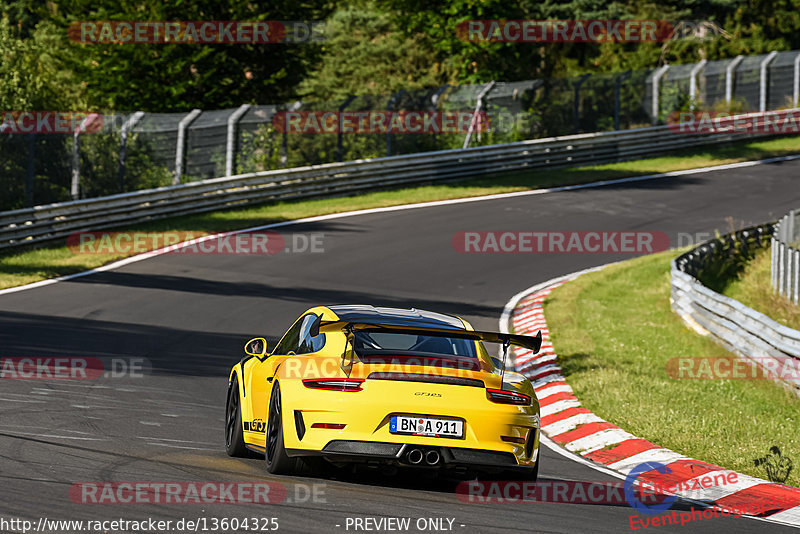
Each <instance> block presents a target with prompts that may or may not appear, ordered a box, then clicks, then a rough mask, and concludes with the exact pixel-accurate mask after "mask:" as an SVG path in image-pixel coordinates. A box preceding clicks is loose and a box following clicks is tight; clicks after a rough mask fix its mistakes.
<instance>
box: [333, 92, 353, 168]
mask: <svg viewBox="0 0 800 534" xmlns="http://www.w3.org/2000/svg"><path fill="white" fill-rule="evenodd" d="M355 99H356V96H355V95H350V96H348V97H347V99H346V100H345V101H344V102H343V103H342V105H341V106H339V117H337V120H336V124H337V128H338V131H337V132H336V161H342V158H344V137H343V132H342V120H341V118H342V111H344V109H345V108H346V107H347V106H349V105H350V102H352V101H353V100H355Z"/></svg>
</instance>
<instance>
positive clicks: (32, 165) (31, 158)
mask: <svg viewBox="0 0 800 534" xmlns="http://www.w3.org/2000/svg"><path fill="white" fill-rule="evenodd" d="M35 173H36V134H35V133H29V134H28V168H27V172H26V179H25V206H26V207H28V208H30V207H31V206H33V181H34V179H35V176H36V174H35Z"/></svg>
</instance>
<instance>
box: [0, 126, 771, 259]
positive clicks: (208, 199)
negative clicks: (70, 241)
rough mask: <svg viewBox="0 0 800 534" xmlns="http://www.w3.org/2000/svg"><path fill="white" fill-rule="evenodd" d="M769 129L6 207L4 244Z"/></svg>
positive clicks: (359, 165)
mask: <svg viewBox="0 0 800 534" xmlns="http://www.w3.org/2000/svg"><path fill="white" fill-rule="evenodd" d="M750 116H752V115H748V117H750ZM763 135H764V134H752V133H714V134H707V133H705V134H695V133H692V134H678V133H674V132H672V131H671V130H670V129H669V127H668V126H654V127H650V128H638V129H634V130H622V131H615V132H601V133H592V134H580V135H571V136H565V137H551V138H548V139H536V140H531V141H521V142H517V143H508V144H501V145H490V146H483V147H474V148H467V149H455V150H442V151H437V152H426V153H420V154H412V155H404V156H392V157H386V158H375V159H366V160H357V161H349V162H343V163H328V164H324V165H314V166H308V167H296V168H292V169H282V170H274V171H265V172H258V173H252V174H242V175H238V176H232V177H226V178H213V179H209V180H203V181H199V182H191V183H186V184H180V185H175V186H170V187H161V188H157V189H149V190H143V191H135V192H131V193H124V194H119V195H111V196H107V197H100V198H93V199H87V200H76V201H72V202H63V203H58V204H49V205H43V206H36V207H33V208H25V209H20V210H14V211H7V212H3V213H0V248H3V247H10V246H15V245H21V244H32V243H37V242H42V241H48V240H53V239H59V238H64V237H66V236H68V235H69V234H70V233H72V232H78V231H88V230H99V229H104V228H112V227H119V226H121V225H125V224H130V223H135V222H140V221H146V220H152V219H158V218H164V217H171V216H175V215H183V214H188V213H198V212H203V211H210V210H216V209H222V208H228V207H233V206H241V205H244V204H248V203H259V202H267V201H275V200H287V199H297V198H308V197H324V196H337V195H343V194H349V193H356V192H359V191H367V190H374V189H376V188H382V187H389V186H397V185H407V184H415V183H420V182H437V181H447V180H459V179H463V178H468V177H474V176H485V175H492V174H499V173H503V172H509V171H523V170H531V169H540V168H548V169H551V168H557V167H574V166H578V165H589V164H601V163H610V162H615V161H621V160H630V159H637V158H642V157H646V156H652V155H654V154H659V153H663V152H665V151H668V150H671V149H677V148H685V147H693V146H697V145H708V144H715V143H724V142H728V141H731V140H734V139H736V140H740V139H745V138H749V137H757V136H763Z"/></svg>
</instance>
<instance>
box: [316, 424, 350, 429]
mask: <svg viewBox="0 0 800 534" xmlns="http://www.w3.org/2000/svg"><path fill="white" fill-rule="evenodd" d="M346 426H347V425H342V424H338V423H314V424H313V425H311V428H327V429H329V430H341V429H343V428H344V427H346Z"/></svg>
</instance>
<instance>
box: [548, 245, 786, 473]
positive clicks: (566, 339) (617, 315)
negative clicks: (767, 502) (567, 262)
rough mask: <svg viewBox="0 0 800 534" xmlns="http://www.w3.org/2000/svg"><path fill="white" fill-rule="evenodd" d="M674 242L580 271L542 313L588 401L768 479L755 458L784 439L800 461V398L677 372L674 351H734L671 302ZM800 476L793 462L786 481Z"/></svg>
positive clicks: (618, 419)
mask: <svg viewBox="0 0 800 534" xmlns="http://www.w3.org/2000/svg"><path fill="white" fill-rule="evenodd" d="M675 256H677V252H676V251H667V252H663V253H659V254H653V255H649V256H644V257H641V258H637V259H634V260H630V261H627V262H624V263H621V264H616V265H612V266H609V267H607V268H605V269H603V270H601V271H598V272H595V273H589V274H586V275H584V276H581V277H580V278H578V279H577V280H575V281H573V282H570V283H568V284H565V285H563V286H561V287H559V288H558V289H556V290H554V291H553V292H552V293H551V294H550V296H549V297H548V299H547V300H546V301H545V306H544V308H545V316H546V317H547V323H548V326H549V328H550V330H551V336H552V340H553V345H554V347H555V350H556V353H557V354H558V355H559V360H560V363H561V366H562V367H563V370H564V375H565V376H566V379H567V382H569V384H570V385H571V386H572V388H573V389H574V390H575V394H576V396H577V397H578V398H579V399H580V400H581V402H582V403H583V405H584V406H586V407H587V408H588V409H590V410H592V411H593V412H594V413H596V414H597V415H599V416H600V417H603V418H604V419H606V420H608V421H611V422H613V423H614V424H616V425H619V426H620V427H622V428H623V429H625V430H627V431H628V432H631V433H632V434H634V435H636V436H638V437H642V438H645V439H648V440H650V441H652V442H653V443H656V444H658V445H660V446H663V447H667V448H669V449H672V450H674V451H677V452H680V453H683V454H685V455H687V456H689V457H692V458H697V459H699V460H704V461H708V462H711V463H715V464H718V465H721V466H724V467H727V468H730V469H734V470H736V471H739V472H742V473H747V474H750V475H753V476H758V477H761V478H766V472H765V471H764V470H763V468H761V467H755V466H754V465H753V460H754V459H755V458H759V457H762V456H764V455H766V454H767V453H768V450H769V448H770V447H771V446H773V445H777V446H778V447H780V449H781V451H782V452H783V454H784V455H785V456H788V457H789V458H792V459H793V460H794V461H795V463H796V462H800V435H798V433H797V429H798V428H800V399H798V398H797V397H796V396H795V395H794V394H792V393H790V392H788V391H787V390H785V389H784V388H783V387H781V386H779V385H777V384H775V383H773V382H772V381H769V380H677V379H671V378H669V377H668V375H667V373H666V364H667V362H668V361H669V360H670V358H676V357H702V356H708V357H714V356H730V354H729V353H728V352H726V351H725V350H724V349H722V348H721V347H720V346H718V345H716V344H715V343H714V342H713V341H711V340H710V339H708V338H705V337H702V336H700V335H698V334H696V333H694V332H693V331H691V330H689V329H688V328H687V327H686V326H684V324H683V322H682V321H681V319H680V318H679V317H678V316H677V315H676V314H675V313H673V312H672V310H671V309H670V304H669V293H670V275H669V262H670V260H671V259H672V258H673V257H675ZM786 483H787V484H789V485H793V486H798V484H800V470H798V469H794V470H793V471H792V472H791V475H790V477H789V479H788V480H787V482H786Z"/></svg>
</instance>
